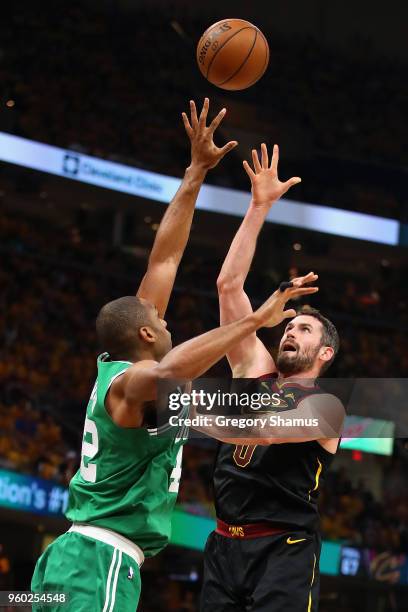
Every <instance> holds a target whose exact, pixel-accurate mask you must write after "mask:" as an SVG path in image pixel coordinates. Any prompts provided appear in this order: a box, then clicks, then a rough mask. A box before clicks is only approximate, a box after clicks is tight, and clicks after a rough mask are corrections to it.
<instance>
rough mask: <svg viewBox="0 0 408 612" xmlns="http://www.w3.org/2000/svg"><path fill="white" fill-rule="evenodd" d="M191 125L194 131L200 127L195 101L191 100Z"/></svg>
mask: <svg viewBox="0 0 408 612" xmlns="http://www.w3.org/2000/svg"><path fill="white" fill-rule="evenodd" d="M190 113H191V125H192V127H193V130H195V129H196V128H197V127H198V117H197V108H196V105H195V102H194V100H190Z"/></svg>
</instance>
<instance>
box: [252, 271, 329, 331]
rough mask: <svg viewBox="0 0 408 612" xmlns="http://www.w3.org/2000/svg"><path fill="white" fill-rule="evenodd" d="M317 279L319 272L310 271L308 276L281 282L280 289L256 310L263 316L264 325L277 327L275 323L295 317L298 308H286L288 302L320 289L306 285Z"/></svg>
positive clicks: (257, 313) (258, 314) (262, 322)
mask: <svg viewBox="0 0 408 612" xmlns="http://www.w3.org/2000/svg"><path fill="white" fill-rule="evenodd" d="M317 279H318V275H317V274H314V272H309V274H306V276H299V277H298V278H294V279H293V280H292V281H290V282H287V283H281V285H280V287H279V289H277V290H276V291H275V292H274V293H273V294H272V295H271V296H270V298H268V299H267V300H266V302H265V303H264V304H262V306H261V307H260V308H258V310H257V311H256V315H257V316H259V317H260V318H261V324H262V327H275V325H279V323H282V321H283V320H284V319H290V318H292V317H295V316H296V310H294V309H293V308H291V309H290V310H285V305H286V302H288V301H289V300H294V299H296V298H298V297H301V296H303V295H311V294H312V293H316V292H317V291H319V288H318V287H313V286H312V287H310V286H309V287H307V286H306V285H309V284H310V283H315V282H316V281H317Z"/></svg>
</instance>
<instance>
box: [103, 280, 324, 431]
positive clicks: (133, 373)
mask: <svg viewBox="0 0 408 612" xmlns="http://www.w3.org/2000/svg"><path fill="white" fill-rule="evenodd" d="M305 278H306V277H305ZM304 284H305V283H304V282H303V279H299V280H298V281H297V282H296V283H295V284H294V286H292V287H288V288H287V289H285V291H280V290H279V289H278V290H277V291H275V292H274V293H273V294H272V295H271V296H270V298H269V299H268V300H267V301H266V302H265V303H264V304H263V305H262V306H261V307H260V308H258V310H256V311H255V312H254V313H251V314H250V315H248V316H247V317H243V318H242V319H240V320H239V321H234V322H233V323H230V324H229V325H224V326H222V327H217V328H216V329H213V330H211V331H209V332H206V333H205V334H201V335H200V336H197V337H196V338H193V339H192V340H188V341H187V342H184V343H183V344H180V345H179V346H177V347H175V348H174V349H172V350H171V351H170V352H169V353H167V355H166V356H165V357H164V358H163V359H162V360H161V361H160V363H156V362H155V361H148V360H145V361H141V362H138V363H136V364H135V365H133V366H132V367H130V368H129V369H128V370H127V371H126V372H125V373H124V374H123V375H122V376H120V377H118V379H117V380H116V381H115V382H114V383H113V385H112V394H113V395H114V396H116V397H114V398H111V401H110V414H111V416H112V418H113V420H114V421H115V422H116V423H117V424H118V425H121V426H124V427H140V426H141V425H142V423H143V411H144V407H145V404H146V402H149V401H152V400H156V399H157V389H158V382H159V381H160V380H162V379H170V380H175V381H179V380H186V379H187V380H192V379H194V378H197V377H198V376H201V375H202V374H204V372H206V371H207V370H208V369H209V368H211V366H213V365H214V364H215V363H217V361H219V360H220V359H221V358H222V357H224V355H226V353H227V352H228V351H229V350H230V349H231V347H232V346H233V345H234V344H236V343H237V342H240V341H241V340H243V339H244V338H245V337H246V336H248V335H249V334H251V333H254V332H255V331H256V330H257V329H259V328H260V327H264V326H265V327H274V326H275V325H279V323H281V322H282V321H283V320H284V319H286V318H288V317H293V316H294V315H295V314H296V313H295V311H294V310H284V308H285V304H286V302H287V301H288V300H290V299H294V298H297V297H300V296H302V295H310V294H312V293H316V291H318V289H317V287H305V286H304Z"/></svg>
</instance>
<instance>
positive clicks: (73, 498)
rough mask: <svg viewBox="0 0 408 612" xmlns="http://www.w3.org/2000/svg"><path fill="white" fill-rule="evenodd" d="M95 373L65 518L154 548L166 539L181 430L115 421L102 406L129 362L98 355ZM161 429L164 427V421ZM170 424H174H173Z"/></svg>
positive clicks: (178, 470) (178, 472)
mask: <svg viewBox="0 0 408 612" xmlns="http://www.w3.org/2000/svg"><path fill="white" fill-rule="evenodd" d="M97 363H98V376H97V380H96V383H95V386H94V388H93V391H92V394H91V397H90V400H89V403H88V406H87V409H86V419H85V427H84V434H83V441H82V453H81V466H80V468H79V470H78V472H77V473H76V474H75V476H74V477H73V478H72V480H71V482H70V485H69V503H68V510H67V513H66V516H67V518H68V519H69V520H70V521H73V522H77V523H89V524H92V525H97V526H99V527H106V528H107V529H112V530H113V531H116V532H117V533H119V534H121V535H123V536H125V537H126V538H129V539H130V540H132V541H133V542H135V543H136V544H137V545H138V546H140V548H142V550H143V552H144V554H145V556H147V557H149V556H152V555H155V554H156V553H158V552H159V551H160V550H161V549H162V548H163V547H164V546H166V544H167V543H168V541H169V537H170V526H171V525H170V521H171V513H172V510H173V507H174V504H175V501H176V497H177V492H178V487H179V480H180V476H181V458H182V451H183V447H182V445H183V443H184V442H185V441H186V437H185V436H186V432H185V431H184V432H183V433H181V432H178V433H177V436H176V435H175V434H173V435H170V434H169V433H168V434H167V435H162V436H161V435H158V434H160V433H161V430H163V427H161V428H159V430H157V429H154V430H153V429H149V430H148V429H144V428H125V427H120V426H119V425H116V424H115V423H114V421H113V420H112V418H111V417H110V415H109V413H108V412H107V410H106V408H105V397H106V394H107V392H108V390H109V387H110V385H111V384H112V382H113V381H114V380H115V379H116V378H117V377H118V376H120V375H121V374H123V373H124V372H125V371H126V370H127V369H128V368H130V367H131V366H132V365H133V364H132V363H130V362H127V361H111V360H110V358H109V355H108V354H107V353H104V354H103V355H100V356H99V357H98V362H97ZM164 429H166V426H164ZM173 429H174V428H173Z"/></svg>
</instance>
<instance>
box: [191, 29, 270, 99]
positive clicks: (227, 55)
mask: <svg viewBox="0 0 408 612" xmlns="http://www.w3.org/2000/svg"><path fill="white" fill-rule="evenodd" d="M197 62H198V66H199V68H200V70H201V73H202V74H203V76H204V77H205V78H206V79H207V80H208V81H210V83H212V84H213V85H217V87H221V88H222V89H231V90H232V89H235V90H237V89H246V88H247V87H251V85H253V84H254V83H256V82H257V81H258V80H259V79H260V78H261V76H262V75H263V74H264V72H265V70H266V68H267V66H268V62H269V46H268V43H267V41H266V38H265V36H264V35H263V34H262V32H261V31H260V30H259V29H258V28H257V27H256V26H254V25H252V23H249V21H245V20H244V19H224V20H223V21H217V23H214V25H212V26H211V27H209V28H208V29H207V30H206V31H205V32H204V34H203V35H202V37H201V38H200V40H199V43H198V45H197Z"/></svg>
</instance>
